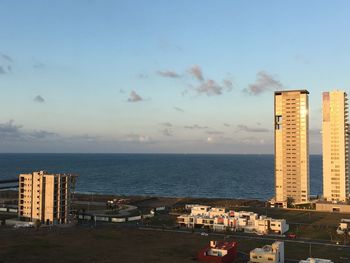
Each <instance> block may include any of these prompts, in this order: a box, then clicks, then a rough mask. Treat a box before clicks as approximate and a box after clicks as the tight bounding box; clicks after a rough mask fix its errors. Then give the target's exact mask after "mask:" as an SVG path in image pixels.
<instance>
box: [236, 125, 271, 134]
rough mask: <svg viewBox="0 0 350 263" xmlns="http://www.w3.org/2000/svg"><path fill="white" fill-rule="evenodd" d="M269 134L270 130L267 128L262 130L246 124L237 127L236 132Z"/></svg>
mask: <svg viewBox="0 0 350 263" xmlns="http://www.w3.org/2000/svg"><path fill="white" fill-rule="evenodd" d="M241 131H244V132H269V129H266V128H260V127H248V126H247V125H244V124H239V125H237V130H236V132H241Z"/></svg>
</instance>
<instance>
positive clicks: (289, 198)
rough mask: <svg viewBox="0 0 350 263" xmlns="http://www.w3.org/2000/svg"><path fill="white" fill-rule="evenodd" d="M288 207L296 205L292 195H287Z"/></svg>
mask: <svg viewBox="0 0 350 263" xmlns="http://www.w3.org/2000/svg"><path fill="white" fill-rule="evenodd" d="M287 207H288V208H291V207H294V198H293V197H291V196H288V197H287Z"/></svg>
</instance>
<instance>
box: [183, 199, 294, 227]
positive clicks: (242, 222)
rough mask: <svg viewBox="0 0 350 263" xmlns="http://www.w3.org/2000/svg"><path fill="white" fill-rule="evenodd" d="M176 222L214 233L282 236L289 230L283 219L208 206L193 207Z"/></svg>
mask: <svg viewBox="0 0 350 263" xmlns="http://www.w3.org/2000/svg"><path fill="white" fill-rule="evenodd" d="M177 222H178V224H179V225H182V226H186V227H188V228H207V229H213V230H215V231H224V230H231V231H236V230H243V231H246V232H253V233H261V234H268V233H270V232H274V233H277V234H283V233H285V232H287V231H288V229H289V225H288V224H287V222H286V220H285V219H272V218H270V217H266V216H260V217H259V215H258V214H257V213H254V212H247V211H239V212H236V211H227V210H226V209H225V208H216V207H213V208H211V207H209V206H193V207H192V208H191V213H190V214H189V215H187V214H184V215H181V216H179V217H178V218H177Z"/></svg>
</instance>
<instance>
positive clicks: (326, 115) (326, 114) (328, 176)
mask: <svg viewBox="0 0 350 263" xmlns="http://www.w3.org/2000/svg"><path fill="white" fill-rule="evenodd" d="M322 105H323V106H322V111H323V116H322V117H323V118H322V151H323V196H324V198H325V199H326V200H327V201H343V202H344V201H346V200H347V199H348V197H349V159H348V152H347V150H348V142H349V140H348V137H349V136H348V117H347V95H346V93H345V92H344V91H331V92H324V93H323V104H322Z"/></svg>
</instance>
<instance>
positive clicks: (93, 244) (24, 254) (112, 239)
mask: <svg viewBox="0 0 350 263" xmlns="http://www.w3.org/2000/svg"><path fill="white" fill-rule="evenodd" d="M222 238H223V237H220V236H215V235H214V236H201V235H199V234H198V233H197V234H194V233H176V232H167V231H153V230H140V229H137V228H134V227H133V228H131V227H123V228H121V227H116V226H100V227H97V228H89V227H72V228H60V229H51V230H50V229H45V228H41V229H38V230H36V229H20V230H14V229H8V228H7V229H1V230H0V240H1V241H0V262H24V261H25V262H29V263H30V262H159V263H162V262H164V263H165V262H168V263H169V262H174V263H175V262H195V261H194V257H195V255H196V253H197V251H198V250H199V249H200V248H202V247H204V246H205V245H207V244H208V242H209V240H211V239H222ZM230 239H232V237H230ZM234 240H236V241H238V242H239V250H240V251H242V252H247V253H248V252H249V251H250V250H251V249H253V248H255V247H258V246H262V245H264V244H269V243H271V242H272V241H266V240H265V241H264V240H258V239H252V240H251V239H246V238H242V237H236V238H234ZM285 246H286V257H287V258H292V259H302V258H304V259H305V258H306V257H308V255H309V249H310V248H309V245H306V244H296V243H289V242H287V243H286V244H285ZM312 256H314V257H323V258H325V257H327V258H331V259H333V260H335V262H347V261H345V260H341V257H349V256H350V249H349V248H337V247H328V246H324V245H317V246H316V245H313V246H312Z"/></svg>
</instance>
